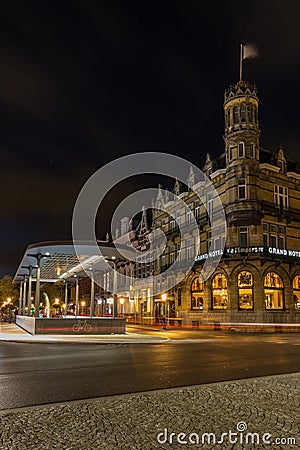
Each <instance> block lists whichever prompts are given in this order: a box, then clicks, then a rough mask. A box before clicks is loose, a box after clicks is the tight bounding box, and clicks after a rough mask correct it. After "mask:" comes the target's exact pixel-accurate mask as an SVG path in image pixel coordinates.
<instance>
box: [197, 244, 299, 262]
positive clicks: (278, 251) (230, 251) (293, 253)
mask: <svg viewBox="0 0 300 450" xmlns="http://www.w3.org/2000/svg"><path fill="white" fill-rule="evenodd" d="M255 253H269V254H270V255H278V256H288V257H291V258H300V251H297V250H287V249H285V248H275V247H245V248H243V247H229V248H225V249H224V250H214V251H212V252H208V253H203V254H202V255H197V256H196V257H195V261H203V260H206V259H210V258H215V257H217V256H223V255H245V254H255Z"/></svg>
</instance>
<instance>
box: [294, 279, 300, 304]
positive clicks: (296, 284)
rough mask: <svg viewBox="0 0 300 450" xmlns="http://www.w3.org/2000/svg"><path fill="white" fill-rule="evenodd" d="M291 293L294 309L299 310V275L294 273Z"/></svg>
mask: <svg viewBox="0 0 300 450" xmlns="http://www.w3.org/2000/svg"><path fill="white" fill-rule="evenodd" d="M293 295H294V301H295V311H300V275H296V276H295V278H294V281H293Z"/></svg>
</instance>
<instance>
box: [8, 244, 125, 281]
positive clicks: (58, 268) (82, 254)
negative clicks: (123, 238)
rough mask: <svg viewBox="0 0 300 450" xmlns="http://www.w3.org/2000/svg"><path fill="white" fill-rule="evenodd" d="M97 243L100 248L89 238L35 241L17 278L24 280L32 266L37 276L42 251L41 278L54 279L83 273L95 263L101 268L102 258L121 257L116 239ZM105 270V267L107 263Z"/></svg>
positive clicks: (34, 274)
mask: <svg viewBox="0 0 300 450" xmlns="http://www.w3.org/2000/svg"><path fill="white" fill-rule="evenodd" d="M97 244H98V248H97V246H96V245H95V242H87V241H82V242H76V244H74V242H73V241H47V242H38V243H36V244H31V245H29V246H28V247H27V249H26V252H25V254H24V256H23V258H22V261H21V263H20V265H19V267H18V270H17V272H16V274H15V276H14V281H15V282H21V281H22V280H23V279H24V276H26V275H28V274H29V270H30V268H31V271H32V277H33V279H35V277H36V272H37V257H38V255H41V262H40V266H41V281H43V282H52V283H55V282H57V281H63V280H65V279H68V278H70V277H72V276H74V275H77V276H79V274H80V273H83V272H84V269H90V268H94V267H97V269H99V268H100V269H101V261H102V262H103V261H104V260H105V259H106V258H108V259H112V260H117V259H118V258H119V257H120V254H119V253H118V251H117V249H116V248H115V246H114V245H113V244H112V243H110V242H106V241H98V242H97ZM75 245H76V249H75ZM119 247H120V244H119ZM125 248H126V251H128V246H125V245H124V249H125ZM98 249H100V251H101V254H102V256H101V254H99V250H98ZM76 251H77V253H76ZM77 255H78V256H77ZM102 270H104V268H103V267H102Z"/></svg>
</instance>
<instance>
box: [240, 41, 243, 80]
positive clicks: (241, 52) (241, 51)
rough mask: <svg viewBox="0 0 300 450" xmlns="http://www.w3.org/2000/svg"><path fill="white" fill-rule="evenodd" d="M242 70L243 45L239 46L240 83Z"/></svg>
mask: <svg viewBox="0 0 300 450" xmlns="http://www.w3.org/2000/svg"><path fill="white" fill-rule="evenodd" d="M242 69H243V44H241V45H240V81H242Z"/></svg>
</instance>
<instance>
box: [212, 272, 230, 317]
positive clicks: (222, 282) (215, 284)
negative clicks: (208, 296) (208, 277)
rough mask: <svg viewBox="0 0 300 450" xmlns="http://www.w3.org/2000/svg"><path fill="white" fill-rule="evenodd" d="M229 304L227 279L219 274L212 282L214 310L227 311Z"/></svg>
mask: <svg viewBox="0 0 300 450" xmlns="http://www.w3.org/2000/svg"><path fill="white" fill-rule="evenodd" d="M227 303H228V289H227V278H226V276H225V275H224V274H223V273H218V274H216V275H215V276H214V277H213V280H212V309H226V308H227Z"/></svg>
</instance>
